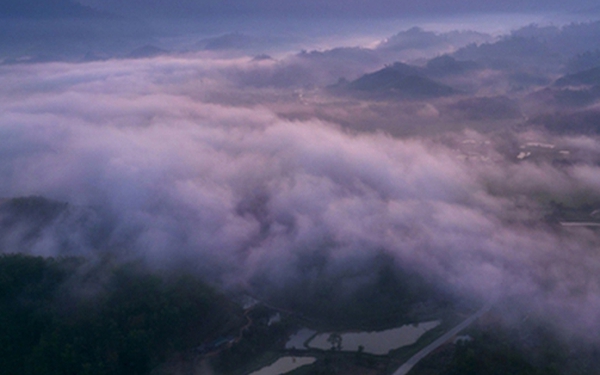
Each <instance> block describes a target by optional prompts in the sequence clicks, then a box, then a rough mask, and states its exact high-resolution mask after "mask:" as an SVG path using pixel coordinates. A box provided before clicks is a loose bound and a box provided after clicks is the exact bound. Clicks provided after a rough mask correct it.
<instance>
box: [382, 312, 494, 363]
mask: <svg viewBox="0 0 600 375" xmlns="http://www.w3.org/2000/svg"><path fill="white" fill-rule="evenodd" d="M492 304H493V303H492V302H489V303H487V304H486V305H485V306H483V307H482V308H481V309H479V310H478V311H477V312H475V313H474V314H473V315H471V316H470V317H468V318H467V319H465V320H464V321H463V322H462V323H460V324H459V325H457V326H456V327H454V328H452V329H451V330H449V331H448V332H446V333H444V334H443V335H442V336H440V337H439V338H438V339H437V340H435V341H434V342H432V343H431V344H429V345H427V346H426V347H424V348H423V349H421V350H420V351H418V352H417V353H416V354H415V355H413V356H412V357H410V359H409V360H408V361H406V362H405V363H404V364H403V365H402V366H400V367H399V368H398V369H397V370H396V371H395V372H394V373H393V374H392V375H406V374H407V373H408V372H409V371H410V370H411V369H412V368H413V367H414V365H416V364H417V363H418V362H419V361H420V360H422V359H423V358H425V357H427V356H428V355H429V354H430V353H431V352H433V351H434V350H436V349H437V348H439V347H440V346H442V345H444V344H445V343H446V342H448V340H450V339H451V338H452V337H453V336H455V335H457V334H458V333H459V332H460V331H462V330H463V329H465V328H467V327H468V326H470V325H471V324H472V323H473V322H474V321H476V320H477V319H479V318H480V317H481V316H482V315H483V314H485V313H486V312H488V311H490V309H491V308H492Z"/></svg>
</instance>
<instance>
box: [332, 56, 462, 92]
mask: <svg viewBox="0 0 600 375" xmlns="http://www.w3.org/2000/svg"><path fill="white" fill-rule="evenodd" d="M332 88H333V89H335V90H344V91H349V92H360V93H366V94H375V95H384V96H401V97H407V98H433V97H442V96H448V95H452V94H455V93H456V90H455V89H453V88H452V87H450V86H447V85H444V84H442V83H439V82H436V81H434V80H432V79H431V78H429V77H427V76H426V74H425V72H424V71H423V69H420V68H417V67H414V66H410V65H407V64H404V63H400V62H397V63H394V64H393V65H389V66H386V67H385V68H383V69H381V70H378V71H376V72H373V73H369V74H365V75H363V76H362V77H360V78H358V79H356V80H354V81H352V82H347V81H340V82H338V83H337V84H336V85H334V86H332Z"/></svg>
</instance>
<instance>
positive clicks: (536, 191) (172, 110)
mask: <svg viewBox="0 0 600 375" xmlns="http://www.w3.org/2000/svg"><path fill="white" fill-rule="evenodd" d="M388 43H389V42H388ZM287 59H288V60H291V61H295V60H297V59H300V60H302V59H303V57H302V55H291V56H289V57H287ZM288 60H279V61H274V60H269V59H264V60H258V61H257V60H256V59H254V58H252V57H229V56H227V55H226V54H225V55H219V54H214V53H212V52H201V53H191V54H186V55H177V56H158V57H154V58H144V59H111V60H107V61H97V62H89V63H40V64H14V65H5V66H2V67H1V68H0V81H1V82H2V85H1V86H0V97H1V99H0V100H1V102H2V103H3V105H2V110H1V112H0V124H1V127H0V131H1V137H0V139H2V141H1V143H0V145H1V153H2V159H1V162H0V174H1V176H0V177H1V178H0V196H2V197H5V198H11V197H23V196H25V197H26V196H42V197H45V198H48V199H51V200H54V201H57V202H66V203H68V209H67V210H66V211H64V212H63V211H61V212H60V213H59V214H58V217H57V218H54V219H52V220H50V221H49V224H47V225H46V226H45V227H43V229H41V232H40V233H38V234H37V235H36V236H35V237H34V238H33V239H31V238H29V239H26V240H23V238H19V235H20V234H23V233H27V229H26V228H24V227H26V226H27V225H28V224H27V220H25V221H24V222H22V223H19V224H18V225H19V228H20V229H19V230H20V231H19V230H13V231H12V232H11V233H10V235H6V234H5V235H4V238H3V246H4V249H3V250H4V251H5V252H9V251H25V252H29V253H34V254H41V255H66V254H86V255H89V256H94V254H96V255H97V254H98V253H99V252H103V251H106V252H112V253H114V254H117V256H120V257H123V258H124V259H137V258H142V259H144V260H146V261H147V262H148V263H149V264H150V265H152V266H154V267H177V266H181V265H182V264H185V265H186V266H187V267H191V268H193V269H195V270H196V271H197V272H198V273H200V274H202V275H204V276H205V277H206V278H207V279H210V280H211V281H213V282H216V283H218V284H220V285H222V286H224V287H227V288H247V289H252V288H259V289H260V288H266V289H274V290H285V288H288V287H291V286H292V285H294V284H295V283H299V282H306V281H307V280H308V281H311V280H312V281H314V282H315V283H316V282H318V280H319V279H321V278H329V279H334V280H339V281H340V283H339V285H347V286H348V287H349V288H352V287H353V285H362V284H365V283H368V282H369V280H370V278H371V277H372V270H371V269H370V268H369V267H370V266H371V265H372V264H373V263H374V261H375V259H376V258H377V257H379V256H381V254H385V255H386V256H389V257H390V258H391V259H393V262H394V263H395V265H396V266H397V267H398V268H399V269H410V270H412V271H414V272H417V273H418V274H421V275H423V276H424V277H425V278H426V279H428V280H431V281H433V282H435V283H439V285H442V286H443V288H445V289H448V290H450V291H452V292H454V293H457V294H463V295H466V296H470V297H476V298H481V299H482V300H486V299H488V298H496V297H503V296H510V297H519V298H521V299H522V300H524V301H528V303H527V308H529V309H533V310H534V311H538V312H544V315H545V316H546V317H547V318H549V319H551V320H555V321H556V322H558V323H560V325H561V326H564V327H568V328H569V329H572V330H574V331H575V332H577V333H579V334H581V335H585V334H586V327H589V325H590V324H598V323H600V321H599V318H600V316H598V313H597V312H598V307H599V305H598V304H599V301H600V290H599V289H598V285H600V284H599V282H600V280H598V277H599V276H598V275H600V261H599V260H598V257H597V254H596V249H597V248H598V245H599V242H600V241H599V238H598V236H597V233H596V232H595V231H594V230H593V229H590V228H585V227H574V228H563V227H560V226H559V225H558V224H556V223H554V222H551V221H548V220H547V219H546V216H547V215H548V214H549V210H550V208H549V201H551V200H555V201H557V202H563V203H566V204H568V203H569V202H571V203H572V202H575V203H577V202H578V201H586V202H598V201H600V199H599V198H600V194H599V192H600V179H598V176H600V168H599V167H598V165H597V164H596V160H598V159H597V157H598V155H600V140H599V139H598V138H597V137H596V136H593V135H557V134H554V133H553V134H551V133H548V132H546V131H545V130H543V129H540V128H533V129H532V130H529V131H526V132H520V131H519V132H517V131H513V130H506V132H505V133H502V134H503V135H500V136H495V135H493V134H490V133H486V132H484V131H481V130H469V129H468V128H459V129H454V130H446V129H444V128H443V127H442V126H443V121H441V120H440V114H439V111H438V110H437V109H436V106H437V107H439V108H442V106H443V105H446V104H444V102H443V100H442V102H437V101H435V100H433V101H431V103H433V104H427V105H423V107H422V108H421V112H418V111H417V113H413V115H406V113H404V114H399V115H398V117H397V119H396V120H395V121H396V126H397V127H399V128H402V127H408V128H410V127H411V126H412V124H411V121H412V122H423V121H425V122H431V123H432V124H434V125H435V130H436V131H435V134H436V135H433V133H432V132H431V129H430V130H428V131H423V133H421V131H413V132H412V133H411V134H408V135H403V136H400V135H394V134H392V133H390V132H388V131H385V128H386V126H388V125H389V124H388V123H385V124H383V123H382V125H381V126H380V124H378V123H377V122H376V121H377V118H379V117H371V118H369V121H370V122H369V123H368V129H357V127H356V126H354V125H355V124H354V123H353V122H352V118H353V113H352V111H353V110H355V106H356V105H358V106H361V104H360V101H361V99H355V98H347V97H345V96H341V97H337V99H336V96H332V94H330V93H328V92H327V91H317V92H314V91H311V92H310V98H306V97H302V96H298V95H299V94H298V92H297V91H294V90H291V91H290V89H286V88H285V87H287V86H286V85H277V84H275V85H274V84H273V83H272V82H271V81H269V79H271V78H272V77H271V76H269V75H268V74H267V75H266V78H265V82H263V83H264V84H261V79H262V78H261V76H260V75H255V76H254V78H253V79H254V81H252V82H250V83H249V82H248V80H249V78H248V76H249V75H251V74H253V73H252V72H255V70H256V69H259V68H260V67H257V65H260V66H262V69H265V70H268V69H271V68H273V66H276V67H275V68H281V67H280V66H279V65H284V64H286V61H288ZM356 60H357V61H359V60H360V59H356ZM365 61H366V63H365V64H366V67H363V68H364V69H365V70H366V71H368V70H369V69H368V68H367V67H370V65H369V64H374V65H376V64H377V62H378V60H369V59H368V58H367V59H366V60H365ZM261 64H262V65H261ZM357 64H358V65H359V66H360V63H359V62H357ZM323 66H327V65H326V64H324V65H323ZM355 70H356V72H355V75H358V72H359V71H360V70H361V69H359V68H358V67H356V68H355ZM310 71H311V74H313V75H317V76H318V75H319V74H322V73H321V72H319V71H318V66H317V65H316V64H313V65H311V68H310ZM486 71H487V72H488V73H486V74H491V73H490V72H489V70H486ZM325 75H326V76H327V74H325ZM240 77H242V78H240ZM325 81H327V79H323V80H322V81H321V80H319V79H316V80H315V84H316V83H319V84H320V83H323V82H325ZM292 86H294V85H292ZM281 87H283V88H281ZM357 100H358V104H357V102H356V101H357ZM336 101H337V102H336ZM392 102H393V101H392ZM324 103H326V104H324ZM336 103H337V104H336ZM348 103H350V104H348ZM365 103H366V102H365ZM385 103H387V102H385ZM388 104H389V103H388ZM364 105H366V104H364ZM389 105H390V106H393V105H395V104H393V103H392V104H389ZM410 105H413V106H414V105H417V104H414V103H413V104H410ZM419 105H420V104H419ZM317 106H327V107H329V109H328V110H329V111H336V112H337V114H336V116H337V117H336V118H338V119H340V118H344V119H345V120H344V121H338V122H336V121H330V120H326V119H323V118H322V116H321V117H319V116H318V114H315V113H314V112H311V111H310V108H312V107H317ZM305 107H309V110H308V112H306V113H305V114H304V115H302V116H292V115H290V112H298V111H300V110H298V109H294V108H305ZM290 108H292V109H290ZM313 109H314V108H313ZM436 111H437V112H436ZM492 112H493V110H492ZM456 116H459V115H456ZM458 118H459V119H460V116H459V117H458ZM388 120H389V119H388ZM486 121H487V120H482V122H486ZM382 122H383V120H382ZM380 128H381V129H384V131H378V130H377V129H380ZM365 130H367V131H365ZM534 141H537V142H545V143H551V144H552V145H557V147H562V148H565V149H568V150H570V152H572V153H579V158H580V162H578V163H573V164H570V165H556V164H553V163H550V162H546V161H543V160H542V161H527V160H523V161H522V162H517V161H516V160H515V156H516V153H517V152H518V150H519V149H518V145H519V144H526V143H527V142H530V143H531V142H534ZM511 142H512V143H515V144H517V149H516V151H515V152H513V153H512V154H511V153H510V152H512V151H510V152H505V149H506V147H509V146H507V144H510V143H511ZM513 154H515V155H513ZM593 208H594V209H595V208H597V207H593ZM30 224H31V223H30ZM34 224H35V223H34ZM34 224H31V225H34ZM98 233H101V235H98ZM90 237H93V238H92V239H90ZM308 284H309V285H313V286H315V287H316V285H317V284H310V283H308Z"/></svg>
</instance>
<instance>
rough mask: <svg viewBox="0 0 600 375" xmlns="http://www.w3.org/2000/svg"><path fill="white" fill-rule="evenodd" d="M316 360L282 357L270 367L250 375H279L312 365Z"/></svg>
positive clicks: (311, 358)
mask: <svg viewBox="0 0 600 375" xmlns="http://www.w3.org/2000/svg"><path fill="white" fill-rule="evenodd" d="M316 360H317V359H316V358H313V357H282V358H279V359H278V360H277V361H276V362H275V363H273V364H272V365H269V366H266V367H263V368H261V369H260V370H258V371H254V372H253V373H251V374H250V375H280V374H285V373H287V372H290V371H292V370H295V369H297V368H299V367H302V366H306V365H310V364H313V363H314V362H315V361H316Z"/></svg>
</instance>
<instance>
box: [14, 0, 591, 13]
mask: <svg viewBox="0 0 600 375" xmlns="http://www.w3.org/2000/svg"><path fill="white" fill-rule="evenodd" d="M66 1H67V0H53V1H52V2H51V3H56V4H59V3H61V4H62V7H63V8H64V3H65V2H66ZM72 1H73V2H74V1H75V0H72ZM9 2H10V0H9ZM33 2H36V1H35V0H29V3H33ZM78 2H79V3H81V4H84V5H89V6H93V7H95V8H97V9H102V10H106V11H110V12H114V13H122V14H156V15H165V14H173V15H182V14H201V15H223V14H231V13H234V14H240V13H241V14H248V15H251V14H253V15H257V14H258V15H264V14H279V15H281V14H283V15H304V16H320V15H344V16H364V15H370V16H393V17H397V16H403V15H406V14H407V13H410V14H447V13H463V12H495V11H502V12H525V11H553V10H559V11H580V10H584V9H586V8H590V7H594V6H596V5H597V3H596V2H595V1H593V0H574V1H570V2H564V1H559V0H544V1H541V0H525V1H523V0H506V1H497V0H493V1H491V0H486V1H481V0H479V1H475V0H458V1H445V0H423V1H418V2H416V1H408V0H376V1H364V0H345V1H339V0H336V1H322V0H247V1H237V0H220V1H217V0H172V1H165V0H79V1H78ZM20 3H23V2H20ZM25 3H27V1H26V2H25ZM44 3H48V1H45V2H44Z"/></svg>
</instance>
